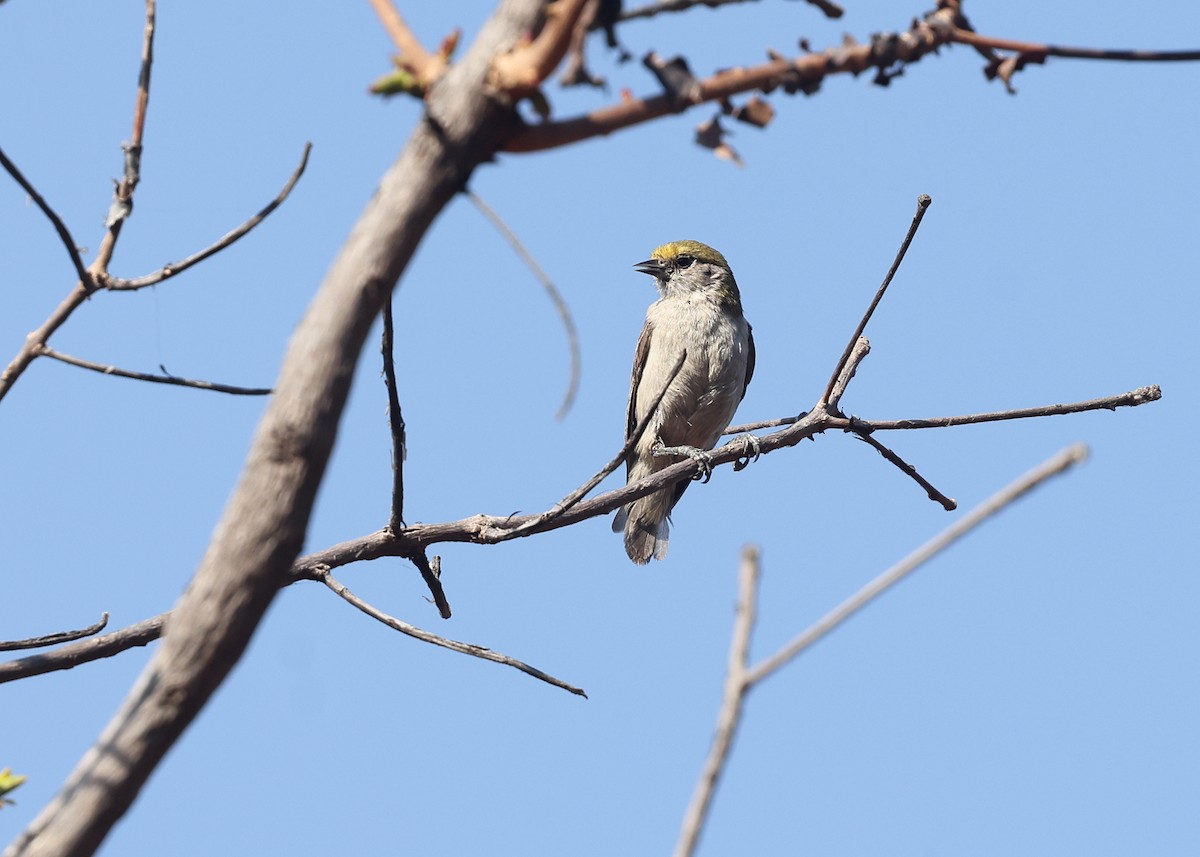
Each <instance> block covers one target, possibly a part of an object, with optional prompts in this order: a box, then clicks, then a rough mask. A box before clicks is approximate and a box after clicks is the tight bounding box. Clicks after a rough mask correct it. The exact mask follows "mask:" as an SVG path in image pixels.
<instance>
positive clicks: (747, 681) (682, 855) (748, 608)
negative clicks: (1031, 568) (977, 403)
mask: <svg viewBox="0 0 1200 857" xmlns="http://www.w3.org/2000/svg"><path fill="white" fill-rule="evenodd" d="M1086 457H1087V448H1086V447H1085V446H1083V445H1082V444H1076V445H1075V446H1071V447H1068V448H1067V449H1064V450H1063V451H1061V452H1059V453H1058V454H1057V455H1055V456H1053V457H1052V458H1050V459H1048V460H1047V461H1045V462H1044V463H1042V464H1041V465H1039V466H1038V467H1036V468H1034V469H1033V470H1031V471H1030V472H1029V473H1026V474H1025V475H1024V476H1022V477H1020V478H1019V479H1017V480H1016V481H1014V482H1012V483H1010V484H1009V485H1008V486H1007V487H1005V488H1003V489H1002V490H1000V491H999V492H997V493H996V494H994V495H993V496H992V497H990V498H988V499H987V500H985V501H984V502H983V503H981V504H980V505H979V506H977V507H975V508H974V509H972V510H971V511H970V512H969V513H967V514H966V515H964V516H963V517H962V518H961V519H960V520H958V521H957V522H955V523H954V524H953V525H951V526H950V527H948V528H946V529H945V530H943V531H942V532H941V533H940V534H938V535H937V536H935V537H934V538H933V539H931V540H930V541H928V542H926V543H925V544H924V545H922V546H921V547H919V548H918V549H917V550H915V551H913V552H912V553H911V554H909V555H908V556H907V557H905V558H904V559H903V560H901V561H900V562H899V563H897V564H896V565H894V566H892V567H891V568H890V569H888V570H887V571H885V572H884V573H883V574H881V575H879V576H878V577H876V578H875V579H874V580H872V581H871V582H870V583H868V584H867V585H866V586H864V587H863V588H862V589H860V590H859V591H858V592H856V593H855V594H854V595H852V596H851V597H850V598H848V599H846V600H845V601H843V602H842V603H841V604H840V605H838V606H837V607H836V608H834V609H833V610H832V611H830V612H829V613H828V614H826V616H824V617H823V618H822V619H820V620H819V621H818V622H817V623H816V624H814V625H813V626H812V627H810V628H809V629H808V630H806V631H805V632H804V633H802V634H800V635H799V636H798V637H796V638H795V639H793V640H792V641H791V642H790V643H788V644H787V645H785V646H784V647H783V648H781V649H780V650H779V651H777V652H776V653H775V654H773V655H771V656H770V657H768V658H766V659H765V660H763V661H761V662H760V663H758V664H757V665H755V666H754V667H751V668H747V666H746V652H747V650H748V648H749V644H750V635H751V631H752V630H753V623H754V614H755V604H756V602H757V598H758V575H759V569H758V555H757V551H756V550H754V549H752V548H750V549H747V550H746V552H745V553H744V554H743V558H742V568H741V573H740V575H739V580H740V583H739V587H738V590H739V595H738V608H737V615H736V618H735V620H734V627H733V634H732V641H731V643H730V654H729V666H728V669H727V671H726V678H725V690H724V693H723V694H722V700H721V706H720V708H719V709H718V712H717V727H716V731H715V734H714V736H713V743H712V747H711V749H710V750H709V754H708V758H707V759H706V760H705V763H704V768H703V770H702V772H701V774H700V777H699V779H698V780H697V782H696V790H695V792H694V794H693V796H692V800H691V803H690V804H689V805H688V809H687V811H686V813H685V815H684V820H683V825H682V828H681V830H680V834H679V841H678V844H677V845H676V847H675V857H691V855H692V854H693V853H695V848H696V845H697V843H698V842H699V840H700V834H701V833H702V831H703V829H704V825H705V822H706V821H707V820H708V813H709V809H710V807H711V805H712V800H713V796H714V794H715V791H716V787H717V783H718V782H719V781H720V778H721V773H722V772H723V770H724V766H725V763H726V761H727V760H728V758H729V752H730V748H731V746H732V743H733V740H734V737H735V736H736V734H737V730H738V728H739V727H740V725H741V718H742V711H743V701H744V699H745V696H746V694H747V693H749V691H750V690H751V689H752V688H753V687H755V686H756V685H758V684H759V683H760V682H762V681H763V680H764V679H766V678H768V677H770V676H771V675H773V674H774V673H775V672H777V671H778V670H780V669H782V668H783V667H784V666H786V665H787V664H788V663H790V662H791V661H792V660H793V659H794V658H795V657H796V656H797V655H799V654H800V653H801V652H803V651H804V650H806V649H808V648H809V647H810V646H812V645H813V644H814V643H815V642H817V640H819V639H821V638H822V637H824V636H825V635H826V634H828V633H829V632H830V631H832V630H833V629H834V628H836V627H838V626H839V625H841V624H842V623H843V622H845V621H846V620H847V619H849V618H850V617H851V616H853V615H854V614H855V613H856V612H858V611H859V610H861V609H862V608H863V607H864V606H866V605H867V604H869V603H870V602H871V601H873V600H874V599H876V598H878V597H879V596H880V595H882V594H883V593H884V592H886V591H887V590H888V589H890V588H891V587H892V586H894V585H895V584H897V583H899V582H900V581H901V580H903V579H904V578H905V577H906V576H908V575H909V574H911V573H912V572H914V571H916V570H917V569H918V568H919V567H921V566H922V565H923V564H925V563H926V562H928V561H929V560H930V559H932V558H933V557H934V556H936V555H937V554H938V553H940V552H941V551H943V550H945V549H946V548H948V547H949V546H950V545H952V544H953V543H954V542H956V541H957V540H958V539H960V538H962V537H963V536H964V535H966V534H967V533H968V532H970V531H971V530H973V529H975V528H976V527H978V526H979V525H980V524H982V523H984V522H985V521H986V520H988V519H989V518H991V517H992V516H993V515H995V514H996V513H997V512H999V511H1001V510H1002V509H1004V508H1006V507H1008V506H1009V505H1011V504H1012V503H1014V502H1015V501H1016V500H1018V499H1020V498H1021V497H1022V496H1024V495H1025V494H1027V493H1029V492H1030V491H1032V490H1033V489H1035V488H1037V487H1038V486H1040V485H1042V484H1043V483H1044V482H1046V481H1047V480H1048V479H1050V478H1052V477H1053V476H1056V475H1058V474H1060V473H1063V472H1065V471H1066V470H1068V469H1069V468H1071V467H1072V466H1074V465H1076V464H1078V463H1080V462H1081V461H1083V460H1084V459H1085V458H1086Z"/></svg>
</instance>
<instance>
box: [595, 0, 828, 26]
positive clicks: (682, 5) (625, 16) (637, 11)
mask: <svg viewBox="0 0 1200 857" xmlns="http://www.w3.org/2000/svg"><path fill="white" fill-rule="evenodd" d="M750 2H755V0H660V2H658V3H650V4H648V5H646V6H638V7H636V8H634V9H629V10H627V11H624V12H622V13H621V14H620V16H619V17H618V18H617V20H618V21H633V20H636V19H638V18H653V17H654V16H655V15H660V14H662V13H664V12H686V11H687V10H688V9H691V8H692V7H693V6H708V7H709V8H712V9H715V8H717V7H718V6H728V5H731V4H734V3H750ZM805 2H807V3H809V4H810V5H812V6H816V7H817V8H818V9H820V10H821V11H822V12H823V13H825V17H827V18H840V17H842V15H843V14H845V10H843V9H842V7H841V6H839V5H837V4H836V3H831V2H829V0H805Z"/></svg>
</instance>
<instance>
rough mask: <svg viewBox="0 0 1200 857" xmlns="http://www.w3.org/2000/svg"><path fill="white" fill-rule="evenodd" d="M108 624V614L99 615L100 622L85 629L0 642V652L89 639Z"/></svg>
mask: <svg viewBox="0 0 1200 857" xmlns="http://www.w3.org/2000/svg"><path fill="white" fill-rule="evenodd" d="M107 624H108V613H107V612H104V613H102V614H100V621H99V622H97V623H96V624H95V625H88V626H87V627H86V628H80V629H79V630H78V631H59V632H58V633H55V634H45V635H43V636H41V637H30V638H29V639H28V640H0V652H12V651H16V650H17V649H40V648H42V647H43V646H57V645H58V644H59V643H69V642H71V641H72V640H80V639H83V638H84V637H90V636H92V635H93V634H99V633H100V632H101V631H103V630H104V627H105V626H106V625H107Z"/></svg>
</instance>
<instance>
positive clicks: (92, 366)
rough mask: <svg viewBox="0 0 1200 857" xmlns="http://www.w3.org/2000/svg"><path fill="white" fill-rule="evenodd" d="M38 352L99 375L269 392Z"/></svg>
mask: <svg viewBox="0 0 1200 857" xmlns="http://www.w3.org/2000/svg"><path fill="white" fill-rule="evenodd" d="M38 352H39V355H40V356H42V357H50V358H53V359H54V360H58V361H60V362H62V363H66V364H68V365H70V366H78V367H79V368H80V369H89V370H91V371H92V372H99V373H100V374H101V375H113V376H116V377H118V378H132V379H133V380H135V381H149V382H151V383H154V384H173V385H174V386H176V387H193V388H195V389H197V390H211V391H212V392H214V393H229V394H230V395H233V396H269V395H270V394H271V388H270V387H234V386H231V385H229V384H218V383H216V382H215V381H197V380H194V379H191V378H180V377H178V376H177V375H150V374H147V373H145V372H131V371H129V370H128V369H119V368H117V367H116V366H109V365H106V364H104V363H93V362H92V361H91V360H84V359H83V358H81V357H72V356H71V355H70V354H63V353H62V352H61V351H55V350H54V349H53V348H51V347H50V346H49V345H43V346H41V348H39V349H38Z"/></svg>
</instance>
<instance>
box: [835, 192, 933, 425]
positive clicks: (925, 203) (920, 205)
mask: <svg viewBox="0 0 1200 857" xmlns="http://www.w3.org/2000/svg"><path fill="white" fill-rule="evenodd" d="M932 202H933V199H932V198H931V197H930V196H929V194H927V193H923V194H921V195H920V196H918V197H917V211H916V214H914V215H913V219H912V223H911V224H909V227H908V232H907V233H906V234H905V236H904V241H902V242H901V243H900V249H899V250H897V251H896V258H895V259H894V260H892V267H890V268H888V272H887V275H886V276H884V278H883V282H882V283H881V284H880V285H879V289H878V290H877V291H876V292H875V297H874V298H873V299H872V300H871V305H870V306H869V307H867V311H866V312H865V313H863V317H862V319H860V320H859V322H858V327H857V328H856V329H855V331H854V333H853V334H852V335H851V337H850V341H849V342H847V343H846V349H845V351H843V352H842V356H841V358H840V359H839V360H838V363H837V367H836V368H835V369H834V370H833V374H832V375H831V376H830V377H829V384H828V385H826V387H825V392H824V393H822V394H821V398H820V400H819V401H818V403H817V404H818V407H820V406H823V405H827V404H828V403H829V400H830V398H831V397H832V396H833V388H834V386H835V385H836V384H837V382H838V379H839V378H840V377H841V376H842V370H843V369H845V368H846V364H847V363H848V362H849V361H850V354H851V352H853V351H854V349H855V348H856V347H857V345H858V339H859V337H860V336H862V335H863V331H864V330H866V329H867V322H869V321H870V320H871V316H872V315H874V314H875V308H876V307H877V306H879V302H880V301H881V300H883V296H884V294H886V293H887V289H888V286H890V285H891V284H892V277H894V276H896V271H898V270H899V269H900V263H901V262H903V261H904V255H905V254H906V253H907V252H908V248H909V245H911V244H912V240H913V238H914V237H915V236H916V234H917V230H918V229H919V228H920V227H921V221H922V220H924V219H925V212H926V211H928V210H929V204H930V203H932Z"/></svg>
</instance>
